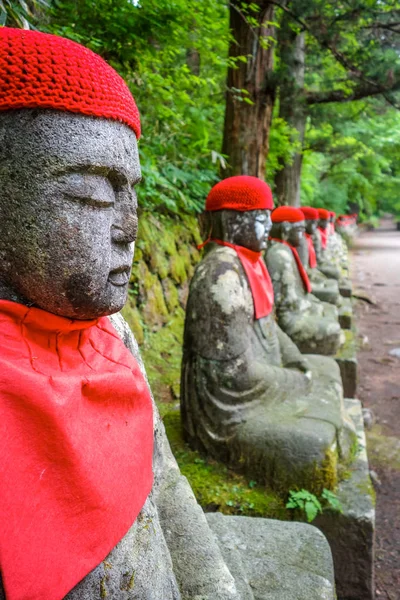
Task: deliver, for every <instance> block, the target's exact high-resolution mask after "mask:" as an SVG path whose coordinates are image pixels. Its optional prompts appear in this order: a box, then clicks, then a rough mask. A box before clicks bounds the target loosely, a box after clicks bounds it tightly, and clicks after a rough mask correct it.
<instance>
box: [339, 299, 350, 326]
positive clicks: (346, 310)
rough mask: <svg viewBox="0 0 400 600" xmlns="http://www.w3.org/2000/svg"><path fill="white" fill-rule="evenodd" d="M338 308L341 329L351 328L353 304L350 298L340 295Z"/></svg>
mask: <svg viewBox="0 0 400 600" xmlns="http://www.w3.org/2000/svg"><path fill="white" fill-rule="evenodd" d="M338 308H339V323H340V327H341V328H342V329H351V328H352V326H353V306H352V303H351V298H345V297H342V298H341V300H340V305H339V307H338Z"/></svg>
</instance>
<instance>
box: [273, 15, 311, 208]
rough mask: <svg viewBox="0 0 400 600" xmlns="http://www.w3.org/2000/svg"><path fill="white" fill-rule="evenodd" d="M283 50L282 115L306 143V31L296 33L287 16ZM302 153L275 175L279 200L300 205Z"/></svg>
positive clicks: (282, 31)
mask: <svg viewBox="0 0 400 600" xmlns="http://www.w3.org/2000/svg"><path fill="white" fill-rule="evenodd" d="M278 43H279V49H280V62H281V68H280V85H279V90H280V92H279V116H280V117H281V118H282V119H284V120H285V121H286V122H287V123H288V124H289V125H290V126H291V127H293V128H294V129H295V130H296V131H297V134H298V142H299V144H300V145H301V147H302V146H303V142H304V133H305V126H306V119H307V105H306V102H305V99H304V71H305V64H304V63H305V33H304V32H303V33H296V32H294V31H293V29H292V28H291V27H290V25H289V24H288V23H287V22H286V20H285V19H283V22H282V24H281V29H280V31H279V35H278ZM302 161H303V154H302V152H301V151H300V152H297V153H296V154H295V155H294V157H293V160H292V162H291V163H290V164H289V162H287V163H285V164H284V165H283V168H282V169H281V170H280V171H278V173H277V175H276V177H275V185H276V195H275V197H276V200H277V203H278V204H280V205H282V204H289V205H290V206H300V176H301V167H302Z"/></svg>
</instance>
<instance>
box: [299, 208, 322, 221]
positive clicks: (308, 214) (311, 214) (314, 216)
mask: <svg viewBox="0 0 400 600" xmlns="http://www.w3.org/2000/svg"><path fill="white" fill-rule="evenodd" d="M300 210H301V212H302V213H303V215H304V217H305V218H306V219H307V220H308V221H318V219H319V214H318V211H317V209H316V208H313V207H312V206H301V207H300Z"/></svg>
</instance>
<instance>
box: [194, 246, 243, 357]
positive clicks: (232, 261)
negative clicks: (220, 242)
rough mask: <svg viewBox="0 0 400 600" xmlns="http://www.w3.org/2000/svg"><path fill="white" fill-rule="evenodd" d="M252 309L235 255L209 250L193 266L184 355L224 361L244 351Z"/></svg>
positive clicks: (223, 249) (241, 270)
mask: <svg viewBox="0 0 400 600" xmlns="http://www.w3.org/2000/svg"><path fill="white" fill-rule="evenodd" d="M253 318H254V305H253V299H252V296H251V291H250V288H249V284H248V282H247V278H246V275H245V273H244V270H243V267H242V265H241V263H240V259H239V258H238V256H237V254H236V252H235V251H234V250H233V249H231V248H229V247H218V248H216V249H212V250H211V251H210V252H209V253H208V254H207V255H206V256H205V257H204V259H203V260H202V262H201V263H200V264H199V265H198V266H197V268H196V272H195V274H194V277H193V280H192V282H191V285H190V292H189V298H188V303H187V308H186V322H185V341H184V346H185V349H186V351H188V352H194V353H198V354H201V355H202V356H203V357H205V358H210V359H215V360H224V359H229V358H232V357H233V356H238V355H239V354H241V353H242V352H244V350H245V348H246V347H247V344H248V340H247V336H248V327H249V326H252V323H253Z"/></svg>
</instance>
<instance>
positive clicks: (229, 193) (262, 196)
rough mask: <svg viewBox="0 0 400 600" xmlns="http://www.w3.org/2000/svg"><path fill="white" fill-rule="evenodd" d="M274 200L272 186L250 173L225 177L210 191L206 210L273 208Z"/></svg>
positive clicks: (242, 210)
mask: <svg viewBox="0 0 400 600" xmlns="http://www.w3.org/2000/svg"><path fill="white" fill-rule="evenodd" d="M273 208H274V201H273V199H272V192H271V188H270V187H269V185H268V184H266V183H265V181H262V180H261V179H258V177H251V176H250V175H237V176H235V177H228V178H227V179H223V180H222V181H220V182H219V183H217V184H216V185H214V187H213V188H212V190H211V191H210V193H209V194H208V196H207V200H206V210H209V211H215V210H238V211H240V212H245V211H248V210H272V209H273Z"/></svg>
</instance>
